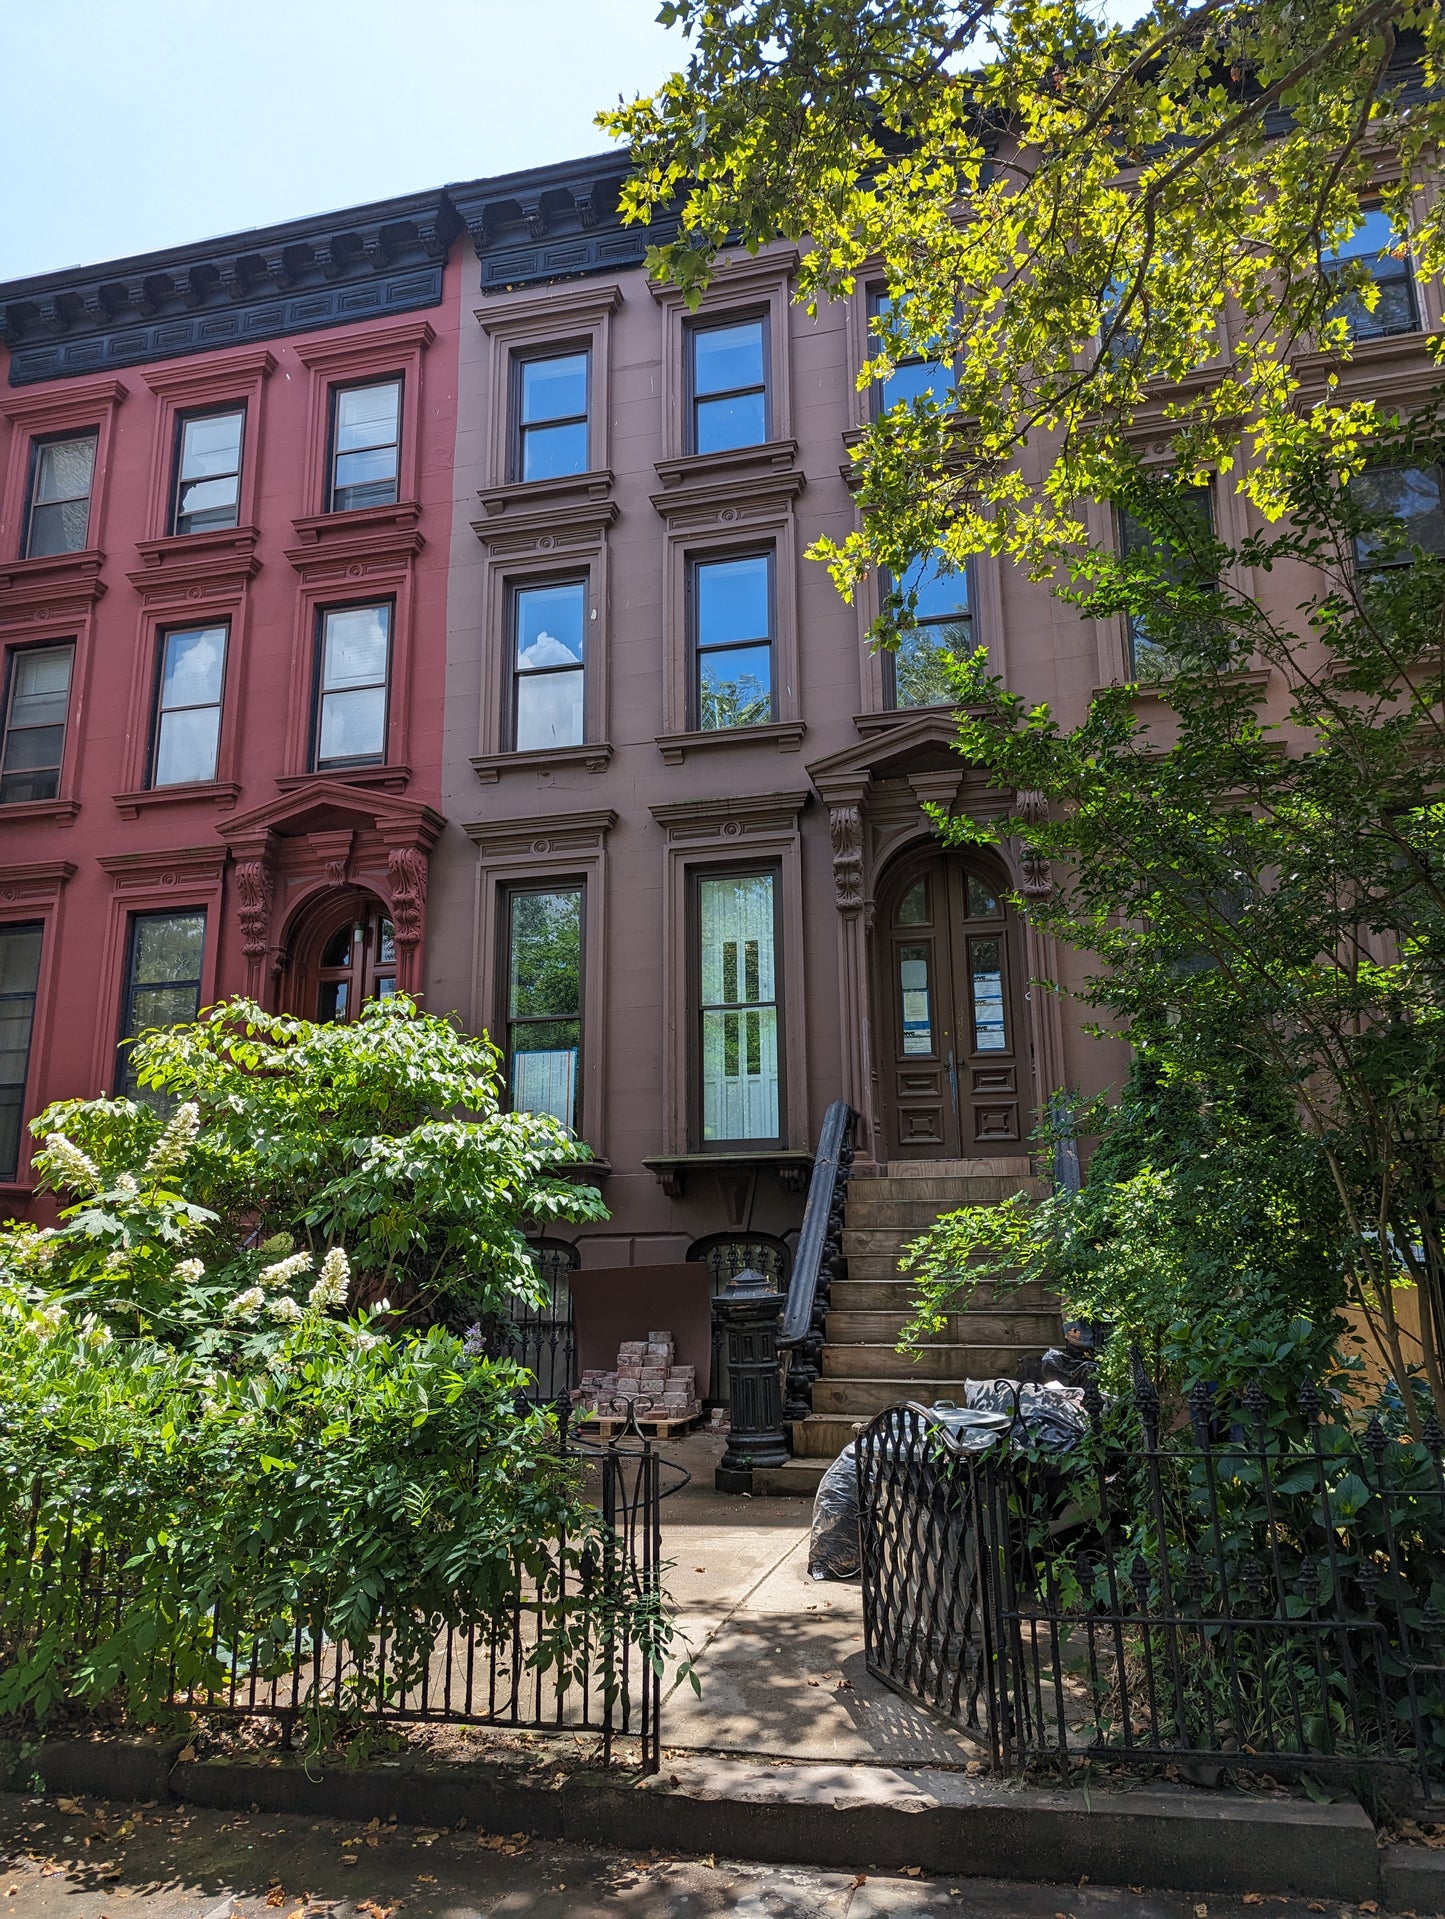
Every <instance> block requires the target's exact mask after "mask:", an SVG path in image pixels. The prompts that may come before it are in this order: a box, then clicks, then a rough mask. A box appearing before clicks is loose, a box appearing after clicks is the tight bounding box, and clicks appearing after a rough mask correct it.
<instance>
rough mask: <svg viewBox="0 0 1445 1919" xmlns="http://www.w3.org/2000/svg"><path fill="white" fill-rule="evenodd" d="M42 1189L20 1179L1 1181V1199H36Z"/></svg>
mask: <svg viewBox="0 0 1445 1919" xmlns="http://www.w3.org/2000/svg"><path fill="white" fill-rule="evenodd" d="M39 1191H40V1188H39V1187H38V1186H37V1185H35V1184H33V1183H30V1184H27V1183H26V1182H25V1181H24V1180H19V1179H0V1199H11V1200H17V1199H34V1197H35V1195H36V1194H37V1193H38V1192H39Z"/></svg>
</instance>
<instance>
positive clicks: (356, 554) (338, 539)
mask: <svg viewBox="0 0 1445 1919" xmlns="http://www.w3.org/2000/svg"><path fill="white" fill-rule="evenodd" d="M420 518H421V507H420V505H419V503H418V502H417V501H415V500H399V501H397V502H396V504H394V505H392V506H358V507H353V508H352V509H351V510H350V512H347V513H310V514H307V515H306V516H305V517H304V518H302V519H299V520H293V521H292V522H291V524H292V526H293V527H294V528H295V529H296V537H297V539H298V540H300V542H301V544H300V546H291V547H287V549H286V558H287V559H288V560H289V561H290V562H291V564H292V566H294V567H297V568H298V569H300V568H304V567H308V566H314V565H315V564H316V562H317V561H318V560H325V561H327V562H332V561H335V560H393V561H395V560H398V559H403V560H404V559H410V558H412V557H413V556H414V555H416V554H418V553H420V551H421V550H422V548H423V547H424V546H425V545H426V540H425V538H424V537H423V535H422V533H421V531H420V530H419V528H418V526H417V522H418V520H420Z"/></svg>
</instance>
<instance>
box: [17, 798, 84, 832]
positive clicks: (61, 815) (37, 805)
mask: <svg viewBox="0 0 1445 1919" xmlns="http://www.w3.org/2000/svg"><path fill="white" fill-rule="evenodd" d="M79 811H80V801H79V800H11V801H9V802H8V803H6V804H4V805H0V821H3V822H4V823H5V824H6V825H7V826H13V825H14V824H15V823H16V821H24V820H54V822H55V824H56V825H57V826H69V825H70V823H71V821H72V820H73V819H74V818H75V816H76V814H77V813H78V812H79Z"/></svg>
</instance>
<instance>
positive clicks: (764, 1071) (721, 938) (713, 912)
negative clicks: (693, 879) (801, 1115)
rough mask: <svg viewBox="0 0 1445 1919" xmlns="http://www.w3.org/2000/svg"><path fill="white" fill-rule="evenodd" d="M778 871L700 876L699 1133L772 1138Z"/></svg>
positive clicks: (776, 1127) (775, 1128)
mask: <svg viewBox="0 0 1445 1919" xmlns="http://www.w3.org/2000/svg"><path fill="white" fill-rule="evenodd" d="M774 892H775V875H774V874H772V873H732V874H728V875H726V876H725V877H723V878H707V879H700V880H699V881H698V891H697V905H698V912H697V928H698V961H699V964H698V982H699V1018H700V1049H699V1050H700V1057H701V1065H702V1137H703V1140H704V1141H705V1142H708V1143H711V1142H714V1141H723V1140H777V1139H778V1138H779V1137H780V1136H781V1133H782V1123H781V1117H780V1112H779V1098H778V981H777V934H776V911H775V901H774Z"/></svg>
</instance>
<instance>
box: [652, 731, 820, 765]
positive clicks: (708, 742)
mask: <svg viewBox="0 0 1445 1919" xmlns="http://www.w3.org/2000/svg"><path fill="white" fill-rule="evenodd" d="M807 730H808V729H807V726H806V724H805V723H804V722H803V721H802V720H773V721H771V722H770V723H769V724H768V725H767V726H719V727H715V728H710V729H709V730H708V731H707V732H702V733H659V734H658V735H657V745H658V748H659V750H660V752H661V754H662V757H663V759H664V760H665V761H666V762H667V764H668V765H669V766H681V765H682V762H683V761H684V760H685V759H686V757H687V755H688V754H689V753H694V752H701V751H705V750H707V749H709V748H711V747H714V746H768V745H775V746H776V747H777V749H778V751H779V752H780V753H796V752H797V751H798V749H799V748H800V747H801V746H802V744H803V735H804V734H805V733H806V732H807Z"/></svg>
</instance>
